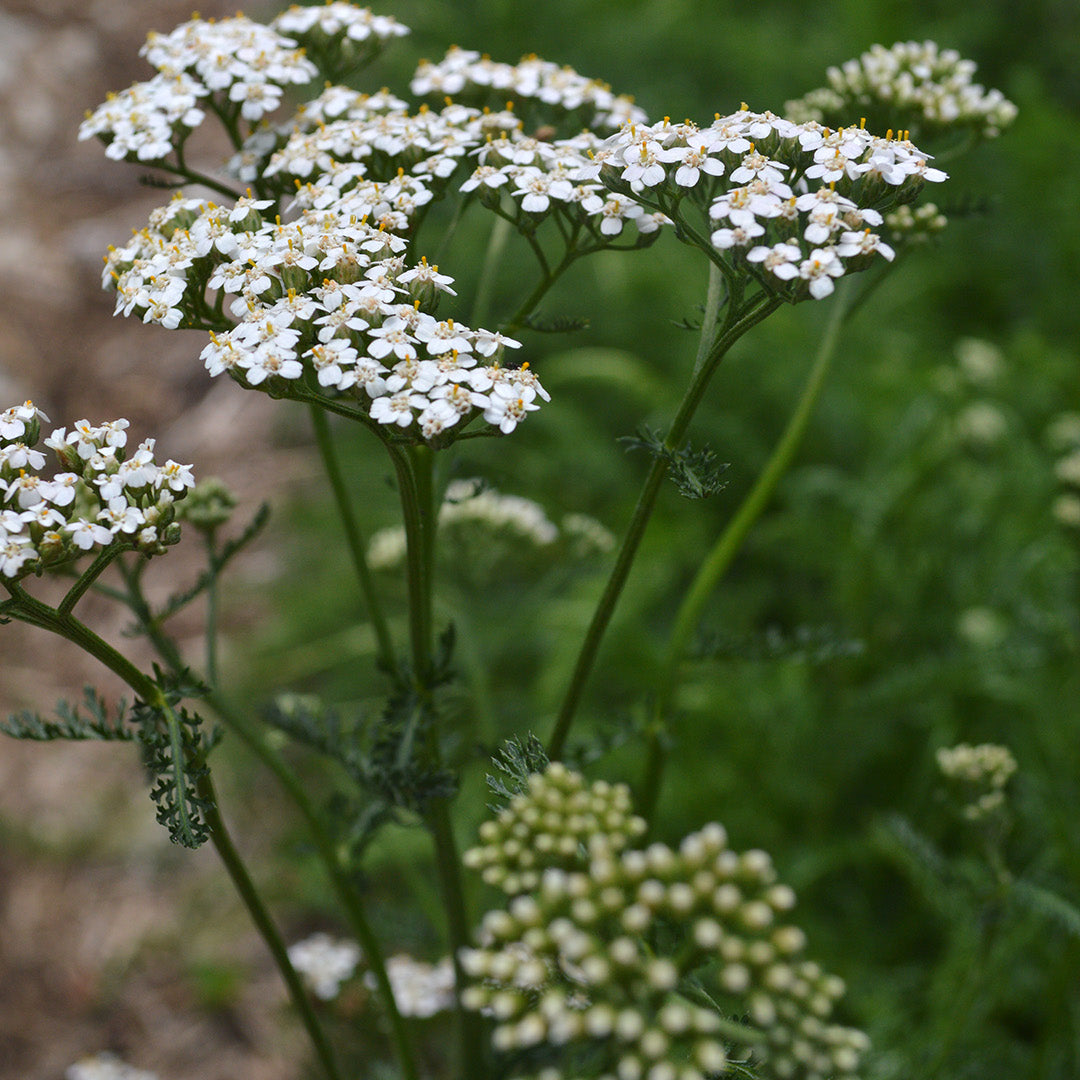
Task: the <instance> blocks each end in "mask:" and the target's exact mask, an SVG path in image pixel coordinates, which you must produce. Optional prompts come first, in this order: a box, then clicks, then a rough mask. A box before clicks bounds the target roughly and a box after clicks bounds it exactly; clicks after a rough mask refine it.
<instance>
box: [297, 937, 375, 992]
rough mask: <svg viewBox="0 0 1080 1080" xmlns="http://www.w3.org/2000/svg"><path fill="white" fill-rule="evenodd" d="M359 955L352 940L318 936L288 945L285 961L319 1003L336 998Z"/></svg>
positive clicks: (358, 950) (352, 970)
mask: <svg viewBox="0 0 1080 1080" xmlns="http://www.w3.org/2000/svg"><path fill="white" fill-rule="evenodd" d="M361 955H362V954H361V952H360V946H359V945H357V944H356V942H355V941H346V940H341V939H338V938H333V937H331V936H330V935H329V934H322V933H318V934H312V935H311V937H308V938H304V940H303V941H298V942H296V944H294V945H290V946H289V962H290V963H291V964H292V966H293V967H294V968H296V970H297V971H298V972H299V973H300V975H301V976H303V979H304V982H306V983H307V985H308V986H309V987H310V988H311V992H312V993H313V994H314V995H315V996H316V997H318V998H321V999H322V1000H323V1001H330V1000H331V999H333V998H335V997H337V995H338V992H339V991H340V990H341V984H342V983H343V982H346V981H347V980H348V979H351V978H352V977H353V974H354V973H355V971H356V968H357V965H358V964H359V963H360V958H361Z"/></svg>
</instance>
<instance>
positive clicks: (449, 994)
mask: <svg viewBox="0 0 1080 1080" xmlns="http://www.w3.org/2000/svg"><path fill="white" fill-rule="evenodd" d="M386 975H387V978H388V979H389V980H390V989H391V990H392V991H393V994H394V1004H395V1005H397V1009H398V1012H399V1013H401V1015H402V1016H415V1017H419V1018H420V1019H426V1018H427V1017H429V1016H435V1015H436V1014H437V1013H441V1012H446V1011H447V1010H448V1009H452V1008H453V1007H454V1001H455V996H454V995H455V991H456V985H455V982H454V964H453V961H451V959H450V957H448V956H446V957H443V959H442V960H439V961H438V962H437V963H434V964H428V963H425V962H424V961H423V960H415V959H413V957H411V956H409V955H408V954H406V953H397V954H395V955H394V956H391V957H388V959H387V961H386ZM364 985H365V986H367V988H368V989H369V990H374V989H375V987H376V985H377V984H376V982H375V976H374V975H373V974H372V973H371V972H370V971H369V972H368V973H367V974H366V975H365V976H364Z"/></svg>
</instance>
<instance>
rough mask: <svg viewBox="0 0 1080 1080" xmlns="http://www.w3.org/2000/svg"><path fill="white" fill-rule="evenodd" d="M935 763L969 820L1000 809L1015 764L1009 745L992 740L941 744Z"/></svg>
mask: <svg viewBox="0 0 1080 1080" xmlns="http://www.w3.org/2000/svg"><path fill="white" fill-rule="evenodd" d="M937 763H938V768H939V769H940V770H941V772H942V775H943V776H945V778H946V779H947V780H949V781H950V782H951V783H952V785H953V786H954V788H955V789H956V792H957V795H958V797H959V799H960V801H961V802H962V804H963V805H962V809H961V813H962V814H963V816H964V817H965V818H967V819H968V820H969V821H980V820H982V819H984V818H986V817H988V816H989V815H990V814H993V813H995V812H997V811H999V810H1001V809H1002V807H1003V806H1004V804H1005V785H1006V784H1007V783H1008V782H1009V779H1010V778H1011V777H1012V775H1013V773H1014V772H1016V768H1017V766H1016V758H1014V757H1013V755H1012V752H1011V751H1010V750H1009V748H1008V747H1007V746H997V745H995V744H993V743H983V744H982V745H980V746H970V745H969V744H967V743H960V744H959V745H958V746H952V747H942V748H941V749H940V750H938V752H937Z"/></svg>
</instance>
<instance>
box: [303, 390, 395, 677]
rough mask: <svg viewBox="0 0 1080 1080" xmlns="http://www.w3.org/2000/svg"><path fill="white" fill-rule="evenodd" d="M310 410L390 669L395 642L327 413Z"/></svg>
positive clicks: (384, 661)
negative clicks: (368, 560) (376, 589)
mask: <svg viewBox="0 0 1080 1080" xmlns="http://www.w3.org/2000/svg"><path fill="white" fill-rule="evenodd" d="M309 408H310V410H311V423H312V426H313V427H314V429H315V441H316V443H317V444H318V447H319V454H320V455H321V457H322V462H323V468H324V469H325V470H326V476H327V479H328V480H329V481H330V488H331V490H332V491H333V493H334V503H335V505H336V506H337V511H338V516H339V517H340V518H341V526H342V529H343V530H344V532H345V543H346V545H347V547H348V549H349V555H350V557H351V558H352V562H353V568H354V569H355V570H356V578H357V581H358V582H359V583H360V592H361V593H362V594H363V597H364V602H365V604H367V610H368V618H369V619H370V620H371V626H372V629H373V630H374V631H375V641H376V644H377V652H378V660H379V663H380V665H381V666H382V667H383V668H385V669H386V670H388V671H389V670H392V669H393V666H394V643H393V640H392V639H391V637H390V629H389V627H388V625H387V622H386V616H385V615H384V614H383V610H382V605H381V604H380V603H379V597H378V595H377V593H376V591H375V582H374V580H373V579H372V576H371V570H370V568H369V567H368V563H367V553H366V550H365V547H366V545H365V543H364V537H363V534H362V533H361V531H360V526H359V525H358V523H357V521H356V515H355V514H354V513H353V507H352V500H351V499H350V498H349V491H348V487H347V486H346V484H345V476H344V474H343V472H342V470H341V461H340V459H339V458H338V455H337V451H336V449H335V447H334V440H333V436H332V435H331V432H330V424H329V422H328V421H327V418H326V413H325V411H324V410H323V409H321V408H320V407H319V406H318V405H314V404H313V405H311V406H309Z"/></svg>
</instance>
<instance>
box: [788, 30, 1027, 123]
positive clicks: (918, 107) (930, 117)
mask: <svg viewBox="0 0 1080 1080" xmlns="http://www.w3.org/2000/svg"><path fill="white" fill-rule="evenodd" d="M975 70H976V65H975V62H974V61H972V60H966V59H964V58H962V57H961V56H960V54H959V53H958V52H957V51H956V50H955V49H941V48H939V47H938V45H937V44H936V43H935V42H933V41H898V42H897V43H896V44H895V45H893V46H891V47H890V48H886V47H885V46H884V45H873V46H871V48H870V49H869V50H868V51H867V52H864V53H863V54H862V55H861V56H859V57H858V58H857V59H854V60H848V61H846V62H845V63H844V64H842V65H841V66H840V67H831V68H829V70H828V79H829V85H828V87H822V88H821V89H819V90H813V91H811V92H810V93H809V94H807V95H806V96H805V97H802V98H799V99H798V100H797V101H789V102H788V103H787V105H786V107H785V108H786V113H787V115H788V116H789V117H790V118H792V119H793V120H797V121H807V120H816V121H817V122H818V123H825V124H833V123H835V124H849V123H851V122H852V120H853V119H854V118H855V117H856V116H858V115H862V114H864V113H865V112H866V111H867V110H868V109H875V108H877V109H882V108H884V109H887V110H888V111H889V113H890V115H891V116H892V117H893V118H892V121H891V122H892V123H893V125H894V126H901V127H905V128H913V127H915V126H916V125H919V126H921V127H926V128H934V129H938V130H941V129H970V130H973V131H975V132H977V133H978V134H979V135H981V136H982V137H983V138H985V139H992V138H994V137H995V136H997V135H1000V134H1001V132H1002V130H1003V129H1004V128H1006V127H1008V126H1009V125H1010V124H1011V123H1012V122H1013V120H1015V119H1016V106H1015V105H1014V104H1013V103H1012V102H1011V101H1008V100H1007V99H1006V98H1005V96H1004V94H1002V93H1001V91H1000V90H987V89H985V88H984V87H983V86H980V85H979V84H978V83H976V82H974V81H973V76H974V74H975Z"/></svg>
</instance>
